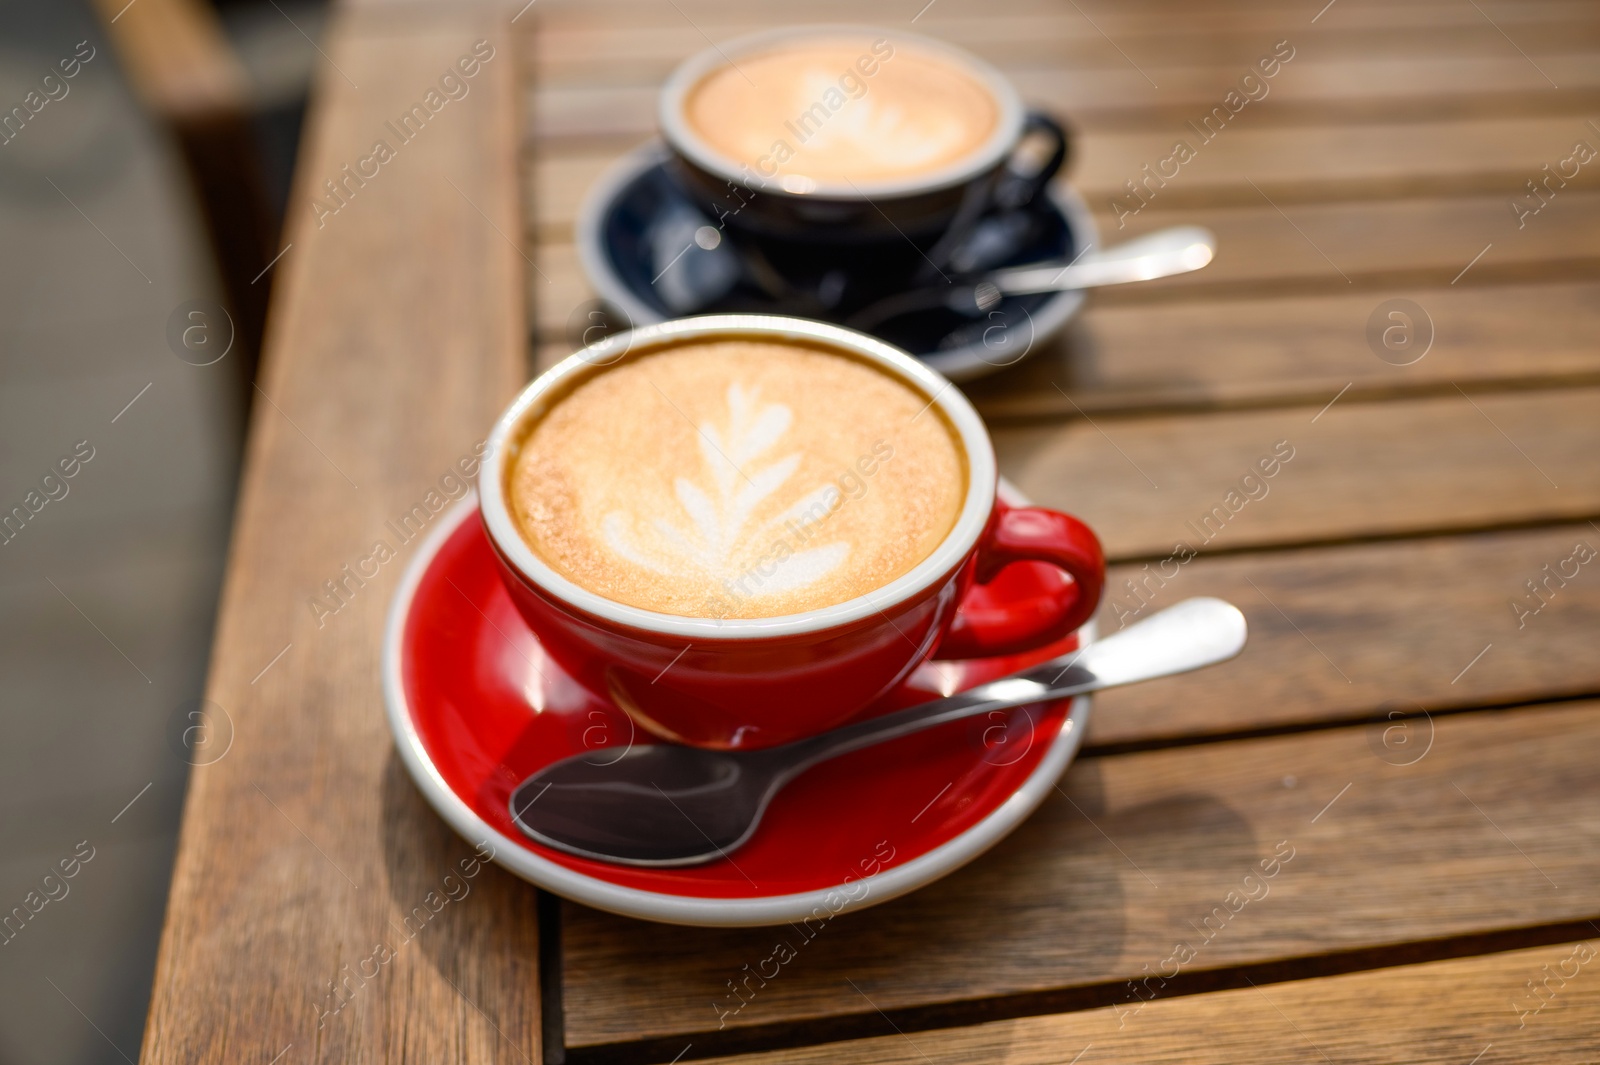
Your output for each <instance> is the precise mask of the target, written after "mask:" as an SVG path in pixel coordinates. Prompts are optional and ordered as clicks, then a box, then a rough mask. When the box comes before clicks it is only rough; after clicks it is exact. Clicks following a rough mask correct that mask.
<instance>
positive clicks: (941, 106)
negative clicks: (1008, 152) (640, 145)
mask: <svg viewBox="0 0 1600 1065" xmlns="http://www.w3.org/2000/svg"><path fill="white" fill-rule="evenodd" d="M733 64H736V65H724V66H720V67H718V68H716V69H714V70H712V71H711V72H710V73H709V74H707V75H706V76H705V77H703V78H701V79H700V81H699V82H697V83H696V84H695V85H694V86H693V87H691V88H690V90H689V92H688V93H687V94H686V95H685V98H684V104H683V113H684V117H685V119H686V120H687V121H688V123H689V126H690V127H691V128H692V129H693V130H694V131H695V133H696V134H698V135H699V136H700V138H701V139H702V140H704V141H705V143H706V144H707V145H709V146H710V147H711V148H712V149H713V150H714V151H716V152H717V153H719V154H721V155H723V156H725V157H726V158H727V159H728V160H729V161H730V162H732V163H733V165H734V166H735V167H746V166H748V167H751V168H752V169H754V170H755V171H757V172H759V173H761V174H762V175H763V176H764V177H769V178H770V177H773V176H774V175H781V177H780V178H779V184H780V185H781V186H782V187H784V188H786V189H788V190H789V191H791V192H807V191H810V186H811V185H813V184H814V183H817V182H833V183H846V182H870V181H893V180H898V179H904V178H915V177H919V176H922V175H925V174H930V173H933V172H935V171H937V170H940V169H942V168H944V167H946V166H949V165H951V164H954V163H957V162H959V161H960V160H961V159H963V158H965V157H966V156H968V155H971V154H972V153H973V152H976V151H977V150H978V149H980V148H981V147H983V145H984V144H985V143H987V142H988V140H989V138H990V137H991V136H992V135H993V134H994V131H995V128H996V126H997V125H998V123H999V121H1000V108H999V104H998V103H997V102H996V100H995V98H994V94H993V93H992V92H991V91H990V90H989V88H988V87H987V86H986V85H985V84H984V83H983V82H982V80H980V79H979V78H978V77H977V75H976V74H975V73H973V72H971V71H970V70H968V69H966V68H965V67H964V66H962V65H961V63H960V61H959V60H958V59H953V58H949V57H946V56H944V55H942V54H938V53H935V52H933V51H931V50H929V49H926V48H918V47H916V46H914V45H911V44H906V43H903V42H902V43H896V42H895V41H893V40H885V39H881V38H880V39H879V40H876V41H872V40H867V39H848V38H838V39H801V40H797V41H793V42H790V43H787V44H779V45H775V46H773V47H771V48H769V49H767V50H765V51H757V52H753V53H751V54H748V55H742V56H739V57H738V58H737V59H735V60H733ZM774 168H775V169H774Z"/></svg>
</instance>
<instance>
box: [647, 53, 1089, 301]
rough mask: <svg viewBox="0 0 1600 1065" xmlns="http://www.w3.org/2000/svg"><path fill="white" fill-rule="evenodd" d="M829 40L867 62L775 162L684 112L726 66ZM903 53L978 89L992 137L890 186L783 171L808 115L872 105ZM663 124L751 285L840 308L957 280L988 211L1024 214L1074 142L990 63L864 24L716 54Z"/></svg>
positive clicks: (698, 66)
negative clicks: (712, 138) (864, 101)
mask: <svg viewBox="0 0 1600 1065" xmlns="http://www.w3.org/2000/svg"><path fill="white" fill-rule="evenodd" d="M824 41H825V42H828V43H830V44H837V43H840V42H844V41H848V42H852V43H853V42H857V41H859V42H860V45H861V55H860V57H859V58H857V60H856V61H855V62H854V63H852V64H849V65H847V66H844V67H842V68H841V71H840V72H839V82H838V89H839V90H840V91H838V92H836V93H835V92H832V89H833V88H834V87H833V86H832V85H830V86H829V87H828V90H829V91H828V92H825V93H822V94H819V96H818V99H817V101H816V102H815V104H814V106H813V107H812V108H811V109H810V111H809V112H806V113H804V114H802V115H801V116H800V118H801V124H800V125H798V126H797V125H796V124H795V123H794V122H784V123H782V124H781V126H779V127H778V128H774V129H773V130H772V131H771V135H772V141H773V146H774V148H775V149H779V150H778V151H775V152H769V153H766V154H764V155H760V156H757V157H756V158H752V159H744V160H741V159H734V158H732V157H730V156H729V155H727V154H724V153H723V152H722V151H719V150H718V149H716V148H714V147H713V146H712V145H711V144H709V143H708V142H707V139H706V138H705V137H703V136H702V135H701V134H700V133H699V132H698V131H697V130H696V129H695V127H694V125H693V124H692V122H691V121H690V119H689V117H688V115H687V114H686V110H687V108H686V104H687V101H688V99H689V97H690V95H691V93H692V92H693V91H694V90H695V89H696V88H697V86H699V85H700V83H701V82H702V81H703V80H704V79H706V78H707V77H709V76H710V75H712V74H713V73H715V72H717V71H718V70H719V69H722V68H728V67H732V68H733V69H734V70H735V71H739V70H740V67H739V63H740V60H741V58H750V57H759V56H761V55H763V54H766V53H772V52H781V51H783V50H784V49H785V48H786V47H788V46H793V45H801V46H803V45H806V44H815V43H818V42H824ZM897 49H905V50H909V51H910V52H911V53H912V54H915V53H922V54H923V56H925V57H930V58H933V59H935V60H939V61H943V62H945V63H948V64H950V65H952V66H954V67H956V68H957V69H958V70H959V71H960V72H961V73H963V74H965V75H967V76H968V77H969V78H970V79H971V81H972V82H974V83H975V84H976V85H977V86H979V87H981V89H982V91H983V92H984V93H986V94H987V96H988V98H989V100H990V101H992V103H993V105H994V112H995V115H996V120H995V122H994V124H993V128H992V130H991V131H990V133H989V134H988V136H987V137H986V138H985V139H984V140H983V141H982V142H981V143H980V144H977V145H976V146H975V147H974V148H973V149H972V150H970V151H967V152H965V153H962V154H961V155H959V156H958V157H957V158H955V159H953V160H951V161H949V162H946V163H943V164H941V165H938V166H933V167H929V168H928V169H926V170H921V171H917V172H914V173H907V174H903V175H899V176H895V177H892V178H878V179H875V180H860V181H857V180H850V179H848V178H847V179H845V180H843V181H841V180H816V179H813V178H810V177H806V176H804V175H803V174H800V173H798V172H796V171H795V170H794V169H793V168H790V169H786V168H785V166H784V163H783V162H782V161H780V157H781V155H782V152H781V148H780V145H789V144H791V143H792V142H793V141H795V140H796V139H799V138H802V137H803V136H804V134H805V132H806V131H807V129H809V128H810V123H808V122H806V121H805V118H806V116H807V115H809V116H812V118H813V121H815V122H817V123H818V125H819V126H820V124H821V122H823V121H826V120H828V119H829V118H830V117H831V115H833V114H837V113H839V112H841V111H843V110H844V109H846V108H849V107H850V106H851V105H852V104H853V103H855V102H856V101H857V100H859V99H861V98H863V97H865V96H866V95H868V94H869V93H870V91H871V84H872V81H871V79H872V77H873V76H874V75H879V76H881V72H882V71H883V70H884V69H885V68H887V67H889V66H890V65H891V64H892V62H893V57H894V55H895V54H896V51H897ZM741 76H742V75H741ZM847 89H848V90H859V91H860V95H855V93H854V92H853V91H846V90H847ZM760 91H761V90H760V89H759V88H758V87H756V86H754V85H752V86H751V88H750V92H752V93H756V92H760ZM830 104H837V106H832V107H830ZM659 122H660V126H661V131H662V135H663V137H664V138H665V140H666V142H667V145H668V146H669V147H670V148H671V149H672V152H673V155H674V157H675V158H674V160H673V163H674V166H673V168H672V170H673V173H674V176H675V178H676V179H677V181H678V183H679V184H680V185H681V186H682V187H683V189H684V191H685V192H686V193H687V194H688V195H689V196H690V197H691V198H692V199H693V200H694V201H695V202H696V203H697V204H698V205H699V207H700V208H701V209H702V210H703V211H705V212H706V214H707V216H708V217H709V218H710V219H712V220H714V222H715V224H716V226H717V228H718V229H719V230H720V231H721V232H722V234H723V235H724V236H725V237H726V238H727V239H729V240H730V241H732V242H733V245H734V247H735V248H736V249H737V250H738V251H739V252H740V253H741V257H742V258H743V260H744V263H745V266H746V269H747V273H748V274H749V276H750V280H752V281H753V282H754V283H756V284H757V285H759V286H760V287H762V288H763V289H766V290H767V291H768V293H769V294H770V295H772V296H774V297H776V298H779V299H783V298H785V297H787V296H794V295H796V294H797V293H798V294H802V295H803V296H804V297H805V298H806V299H809V300H811V301H814V302H817V303H818V304H819V305H821V306H825V307H829V308H831V309H836V310H848V309H849V307H850V306H852V305H859V304H861V303H863V302H866V301H868V300H871V299H874V298H877V297H878V296H881V295H883V294H885V293H887V292H892V291H897V290H899V289H902V288H905V287H908V286H913V285H919V284H930V283H937V282H938V281H940V280H941V279H944V278H953V277H954V276H955V274H956V273H957V272H958V271H956V269H955V268H954V267H953V266H952V262H953V261H954V260H955V259H956V258H957V255H956V253H957V250H958V249H959V248H960V246H961V244H962V241H963V240H964V238H965V237H966V236H967V234H968V232H969V231H970V229H971V227H972V226H973V225H974V224H975V223H976V222H977V221H978V220H979V219H980V218H981V217H983V216H984V215H985V214H987V213H991V212H993V211H996V210H1017V209H1022V208H1025V207H1026V206H1027V205H1028V204H1029V203H1030V202H1032V200H1033V199H1034V197H1035V196H1037V195H1038V194H1039V193H1040V192H1041V191H1042V190H1043V189H1044V187H1045V186H1046V185H1047V184H1048V182H1049V181H1050V179H1051V178H1052V177H1054V176H1055V174H1056V172H1057V171H1059V170H1060V169H1061V166H1062V165H1063V163H1064V162H1065V161H1066V158H1067V154H1068V143H1069V141H1068V136H1067V133H1066V131H1065V130H1064V129H1063V128H1062V127H1061V126H1060V125H1059V124H1058V123H1056V122H1055V121H1054V120H1053V119H1051V118H1049V117H1048V116H1046V115H1043V114H1040V113H1038V112H1030V111H1028V110H1026V109H1025V108H1024V107H1023V105H1022V102H1021V100H1020V99H1019V98H1018V96H1017V93H1016V90H1015V89H1014V88H1013V87H1012V86H1011V84H1010V82H1008V81H1007V80H1006V79H1005V78H1004V77H1003V76H1002V75H1001V74H1000V73H999V71H997V70H995V69H994V68H993V67H991V66H990V65H989V64H987V63H985V62H984V61H983V60H981V59H978V58H977V57H975V56H973V55H971V54H969V53H967V52H964V51H962V50H961V49H958V48H955V47H952V46H951V45H948V44H945V43H944V42H942V41H937V40H932V39H930V38H926V37H921V36H916V35H912V34H906V33H901V32H899V31H897V30H885V29H876V28H872V27H863V26H837V25H830V26H802V27H792V28H787V29H781V30H776V31H769V32H766V33H760V34H754V35H751V36H748V37H742V38H739V39H737V40H733V41H729V42H726V43H724V44H721V45H715V46H713V47H711V48H708V49H706V50H705V51H703V52H701V53H699V54H697V55H695V56H693V57H692V58H690V59H689V60H687V61H686V62H685V63H683V64H682V65H681V66H680V67H678V69H677V70H676V71H675V72H674V73H673V74H672V76H671V78H669V79H668V81H667V84H666V86H665V87H664V88H663V90H662V93H661V99H660V106H659Z"/></svg>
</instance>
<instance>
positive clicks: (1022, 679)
mask: <svg viewBox="0 0 1600 1065" xmlns="http://www.w3.org/2000/svg"><path fill="white" fill-rule="evenodd" d="M1244 641H1245V621H1244V615H1243V614H1241V613H1239V609H1238V608H1237V607H1235V606H1234V605H1233V604H1231V603H1228V602H1225V601H1223V600H1221V599H1213V598H1210V597H1208V596H1202V597H1199V598H1195V599H1185V600H1184V601H1183V602H1181V603H1178V604H1176V605H1174V606H1171V607H1168V608H1167V609H1166V610H1162V611H1160V612H1158V613H1155V614H1152V615H1151V616H1150V617H1148V618H1146V619H1145V620H1144V621H1140V622H1137V623H1135V624H1133V625H1130V626H1129V627H1128V628H1126V629H1123V630H1121V631H1120V632H1116V633H1113V634H1112V635H1110V636H1108V637H1106V638H1105V639H1103V640H1097V641H1095V642H1094V643H1091V644H1089V645H1088V646H1087V647H1084V648H1082V649H1081V650H1078V651H1075V652H1073V653H1072V654H1069V655H1063V656H1061V657H1060V658H1055V659H1052V660H1051V661H1049V662H1045V663H1043V664H1041V665H1038V666H1034V667H1033V668H1032V669H1028V670H1025V671H1023V672H1021V673H1016V674H1013V675H1011V676H1009V677H1002V678H1000V679H999V680H995V681H990V682H989V683H987V684H980V685H978V686H977V687H975V688H969V689H968V690H966V691H964V692H959V693H957V694H955V695H952V696H950V697H948V698H945V699H936V700H934V701H933V702H929V703H922V704H919V705H917V706H913V707H908V708H907V709H905V710H899V711H896V712H895V713H892V714H884V715H883V716H881V717H874V718H869V719H867V720H866V721H861V722H857V723H856V724H854V725H846V726H845V727H844V728H840V729H835V730H833V731H832V732H828V733H824V734H823V735H821V736H814V737H812V738H810V739H805V740H799V741H797V742H796V743H793V744H790V745H788V746H787V747H782V748H776V749H775V751H774V753H776V752H777V751H784V752H786V755H785V756H784V757H782V759H781V760H782V761H785V762H788V761H790V760H791V759H792V760H793V765H794V770H793V772H799V771H800V770H801V769H803V768H805V767H806V766H809V765H813V764H815V763H817V762H819V761H823V760H825V759H828V758H834V757H836V756H838V755H841V754H845V753H847V752H849V751H854V750H858V749H860V748H862V747H870V746H872V745H873V744H877V743H882V742H884V741H885V740H891V739H896V738H898V737H900V736H908V735H910V734H912V733H914V732H921V731H922V730H924V729H930V728H934V727H935V726H938V725H943V724H947V723H949V722H951V721H960V720H962V719H963V718H969V717H974V716H976V715H978V714H984V713H988V712H990V711H993V710H1005V709H1009V708H1011V707H1017V706H1027V705H1029V704H1030V703H1040V702H1046V701H1054V700H1057V699H1064V698H1066V697H1068V696H1072V695H1082V694H1084V693H1085V692H1092V691H1099V690H1100V689H1101V688H1111V687H1116V686H1118V685H1122V684H1134V683H1136V682H1138V681H1142V680H1154V679H1155V678H1156V677H1165V676H1169V675H1171V674H1173V673H1184V672H1187V671H1189V670H1191V669H1199V668H1200V667H1201V666H1209V665H1213V664H1214V663H1217V662H1222V661H1226V660H1227V659H1229V658H1232V657H1233V656H1234V655H1236V654H1238V653H1239V651H1240V650H1241V649H1242V648H1243V647H1244ZM808 748H809V749H808Z"/></svg>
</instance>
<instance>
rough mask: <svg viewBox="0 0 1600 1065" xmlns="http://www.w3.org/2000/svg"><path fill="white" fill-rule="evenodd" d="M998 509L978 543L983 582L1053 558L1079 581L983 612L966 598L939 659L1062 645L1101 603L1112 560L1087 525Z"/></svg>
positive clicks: (1032, 510) (1033, 511) (1048, 513)
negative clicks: (1013, 567) (1018, 565)
mask: <svg viewBox="0 0 1600 1065" xmlns="http://www.w3.org/2000/svg"><path fill="white" fill-rule="evenodd" d="M996 507H997V509H996V512H995V519H994V521H992V522H991V523H990V525H989V529H988V531H987V532H986V533H985V535H984V538H983V540H982V541H980V543H979V545H978V551H977V568H976V571H975V573H974V576H975V577H976V578H977V582H978V583H979V584H988V583H989V582H990V581H992V580H994V579H995V578H996V577H998V576H999V575H1000V571H1001V570H1003V569H1005V568H1006V567H1007V566H1009V565H1011V564H1012V563H1013V562H1047V563H1049V564H1050V565H1053V566H1059V567H1060V568H1061V569H1063V570H1065V571H1066V573H1067V574H1068V575H1069V576H1071V577H1072V584H1070V585H1068V586H1067V587H1066V588H1064V589H1063V594H1061V595H1058V596H1048V597H1042V598H1040V599H1037V600H1033V601H1031V602H1029V603H1026V604H1019V605H1013V606H1010V607H1008V608H1007V609H1005V610H978V609H973V608H970V607H969V605H968V603H966V602H963V604H962V606H961V608H960V609H959V610H958V611H957V612H956V616H955V619H954V620H953V621H952V622H951V624H950V628H949V629H947V630H946V631H945V634H944V638H943V639H942V640H940V641H939V648H938V650H937V651H936V652H935V654H934V657H935V658H947V659H948V658H989V657H993V656H995V655H1008V654H1016V653H1018V652H1020V651H1028V650H1031V649H1033V648H1035V647H1039V646H1042V645H1044V644H1048V643H1054V642H1055V641H1056V640H1059V639H1061V638H1062V637H1063V636H1065V635H1067V633H1069V632H1071V631H1072V630H1074V629H1076V628H1077V627H1078V626H1079V625H1082V624H1083V623H1084V622H1085V621H1088V620H1089V618H1090V617H1091V616H1093V614H1094V611H1095V608H1096V607H1097V606H1099V605H1100V590H1101V588H1102V587H1103V586H1104V585H1105V580H1106V559H1105V553H1104V552H1103V551H1102V550H1101V548H1100V541H1099V539H1097V538H1096V537H1095V535H1094V533H1093V532H1092V531H1090V529H1089V527H1088V526H1087V525H1085V524H1084V523H1083V522H1081V521H1079V520H1078V519H1077V518H1074V517H1072V516H1070V515H1067V514H1062V513H1059V512H1057V511H1054V510H1045V509H1043V508H1041V507H1009V506H1007V505H1006V504H1004V503H998V504H996ZM969 594H970V593H969Z"/></svg>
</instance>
